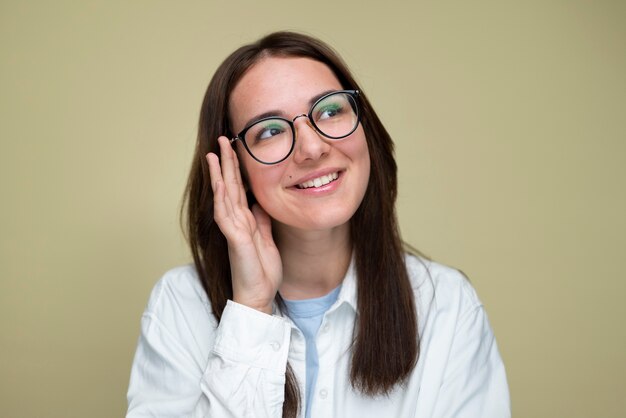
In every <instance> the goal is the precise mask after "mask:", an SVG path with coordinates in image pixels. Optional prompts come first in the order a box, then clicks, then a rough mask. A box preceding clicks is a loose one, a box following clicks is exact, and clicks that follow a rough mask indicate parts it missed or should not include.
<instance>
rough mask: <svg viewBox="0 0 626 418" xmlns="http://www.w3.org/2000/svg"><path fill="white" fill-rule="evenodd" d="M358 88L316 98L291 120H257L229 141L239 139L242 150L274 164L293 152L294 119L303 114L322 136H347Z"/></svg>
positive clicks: (355, 119) (351, 127) (353, 121)
mask: <svg viewBox="0 0 626 418" xmlns="http://www.w3.org/2000/svg"><path fill="white" fill-rule="evenodd" d="M358 96H359V91H358V90H339V91H334V92H331V93H328V94H326V95H324V96H322V97H321V98H319V99H318V100H317V101H316V102H315V103H314V104H313V106H311V110H309V113H308V114H304V113H303V114H301V115H298V116H296V117H295V118H293V119H292V120H289V119H285V118H281V117H278V116H270V117H267V118H263V119H259V120H257V121H255V122H253V123H252V124H250V125H248V126H247V127H245V128H244V129H243V131H241V132H239V134H238V135H237V136H236V137H234V138H233V139H231V140H230V143H231V144H233V143H234V142H235V141H237V140H239V141H241V142H242V143H243V146H244V147H245V148H246V151H248V153H249V154H250V155H251V156H252V158H254V159H255V160H257V161H258V162H260V163H262V164H278V163H280V162H281V161H284V160H286V159H287V157H289V156H290V155H291V153H292V152H293V149H294V146H295V143H296V128H295V125H294V122H295V121H296V119H298V118H301V117H306V118H308V119H309V121H310V123H311V125H312V126H313V128H315V130H316V131H317V132H319V133H320V134H321V135H322V136H324V137H326V138H328V139H331V140H337V139H342V138H345V137H347V136H349V135H350V134H351V133H352V132H354V131H355V130H356V128H357V126H359V106H358V104H357V97H358Z"/></svg>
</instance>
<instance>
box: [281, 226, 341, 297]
mask: <svg viewBox="0 0 626 418" xmlns="http://www.w3.org/2000/svg"><path fill="white" fill-rule="evenodd" d="M274 239H275V241H276V245H277V246H278V250H279V251H280V256H281V259H282V263H283V282H282V284H281V285H280V289H279V291H280V294H281V296H283V297H284V298H285V299H291V300H299V299H309V298H316V297H320V296H324V295H326V294H328V293H330V291H332V290H333V289H335V288H336V287H337V286H339V284H340V283H341V281H342V280H343V278H344V276H345V274H346V271H348V267H349V266H350V261H351V258H352V245H351V242H350V225H349V223H346V224H344V225H341V226H338V227H335V228H333V229H330V230H325V231H304V230H300V229H294V228H291V227H287V226H285V225H278V224H276V225H274Z"/></svg>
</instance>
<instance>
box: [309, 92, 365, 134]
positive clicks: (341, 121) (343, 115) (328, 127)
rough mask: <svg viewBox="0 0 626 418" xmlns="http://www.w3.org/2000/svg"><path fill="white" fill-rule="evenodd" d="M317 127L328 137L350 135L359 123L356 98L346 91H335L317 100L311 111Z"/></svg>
mask: <svg viewBox="0 0 626 418" xmlns="http://www.w3.org/2000/svg"><path fill="white" fill-rule="evenodd" d="M311 117H312V118H313V123H314V124H315V126H316V127H317V129H318V130H319V131H320V132H321V133H323V134H324V135H326V136H328V137H329V138H337V139H338V138H343V137H345V136H347V135H350V134H351V133H352V132H353V131H354V129H355V128H356V126H357V124H358V123H359V117H358V110H357V104H356V100H355V99H354V97H352V95H350V94H348V93H341V92H340V93H335V94H331V95H330V96H327V97H325V98H323V99H322V100H321V101H319V102H318V103H317V104H316V105H315V107H314V108H313V110H312V111H311Z"/></svg>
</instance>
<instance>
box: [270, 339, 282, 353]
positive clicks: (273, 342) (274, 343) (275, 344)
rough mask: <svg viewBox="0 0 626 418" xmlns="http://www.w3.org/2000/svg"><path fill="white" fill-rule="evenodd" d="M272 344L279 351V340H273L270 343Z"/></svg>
mask: <svg viewBox="0 0 626 418" xmlns="http://www.w3.org/2000/svg"><path fill="white" fill-rule="evenodd" d="M270 345H271V346H272V348H273V349H274V351H278V350H280V344H279V343H278V342H277V341H272V342H271V343H270Z"/></svg>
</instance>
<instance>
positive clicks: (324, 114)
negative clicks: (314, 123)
mask: <svg viewBox="0 0 626 418" xmlns="http://www.w3.org/2000/svg"><path fill="white" fill-rule="evenodd" d="M341 111H342V107H341V106H340V105H329V106H325V107H324V108H322V109H320V110H319V112H318V113H317V120H323V119H329V118H334V117H335V116H337V115H338V114H340V113H341Z"/></svg>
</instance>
